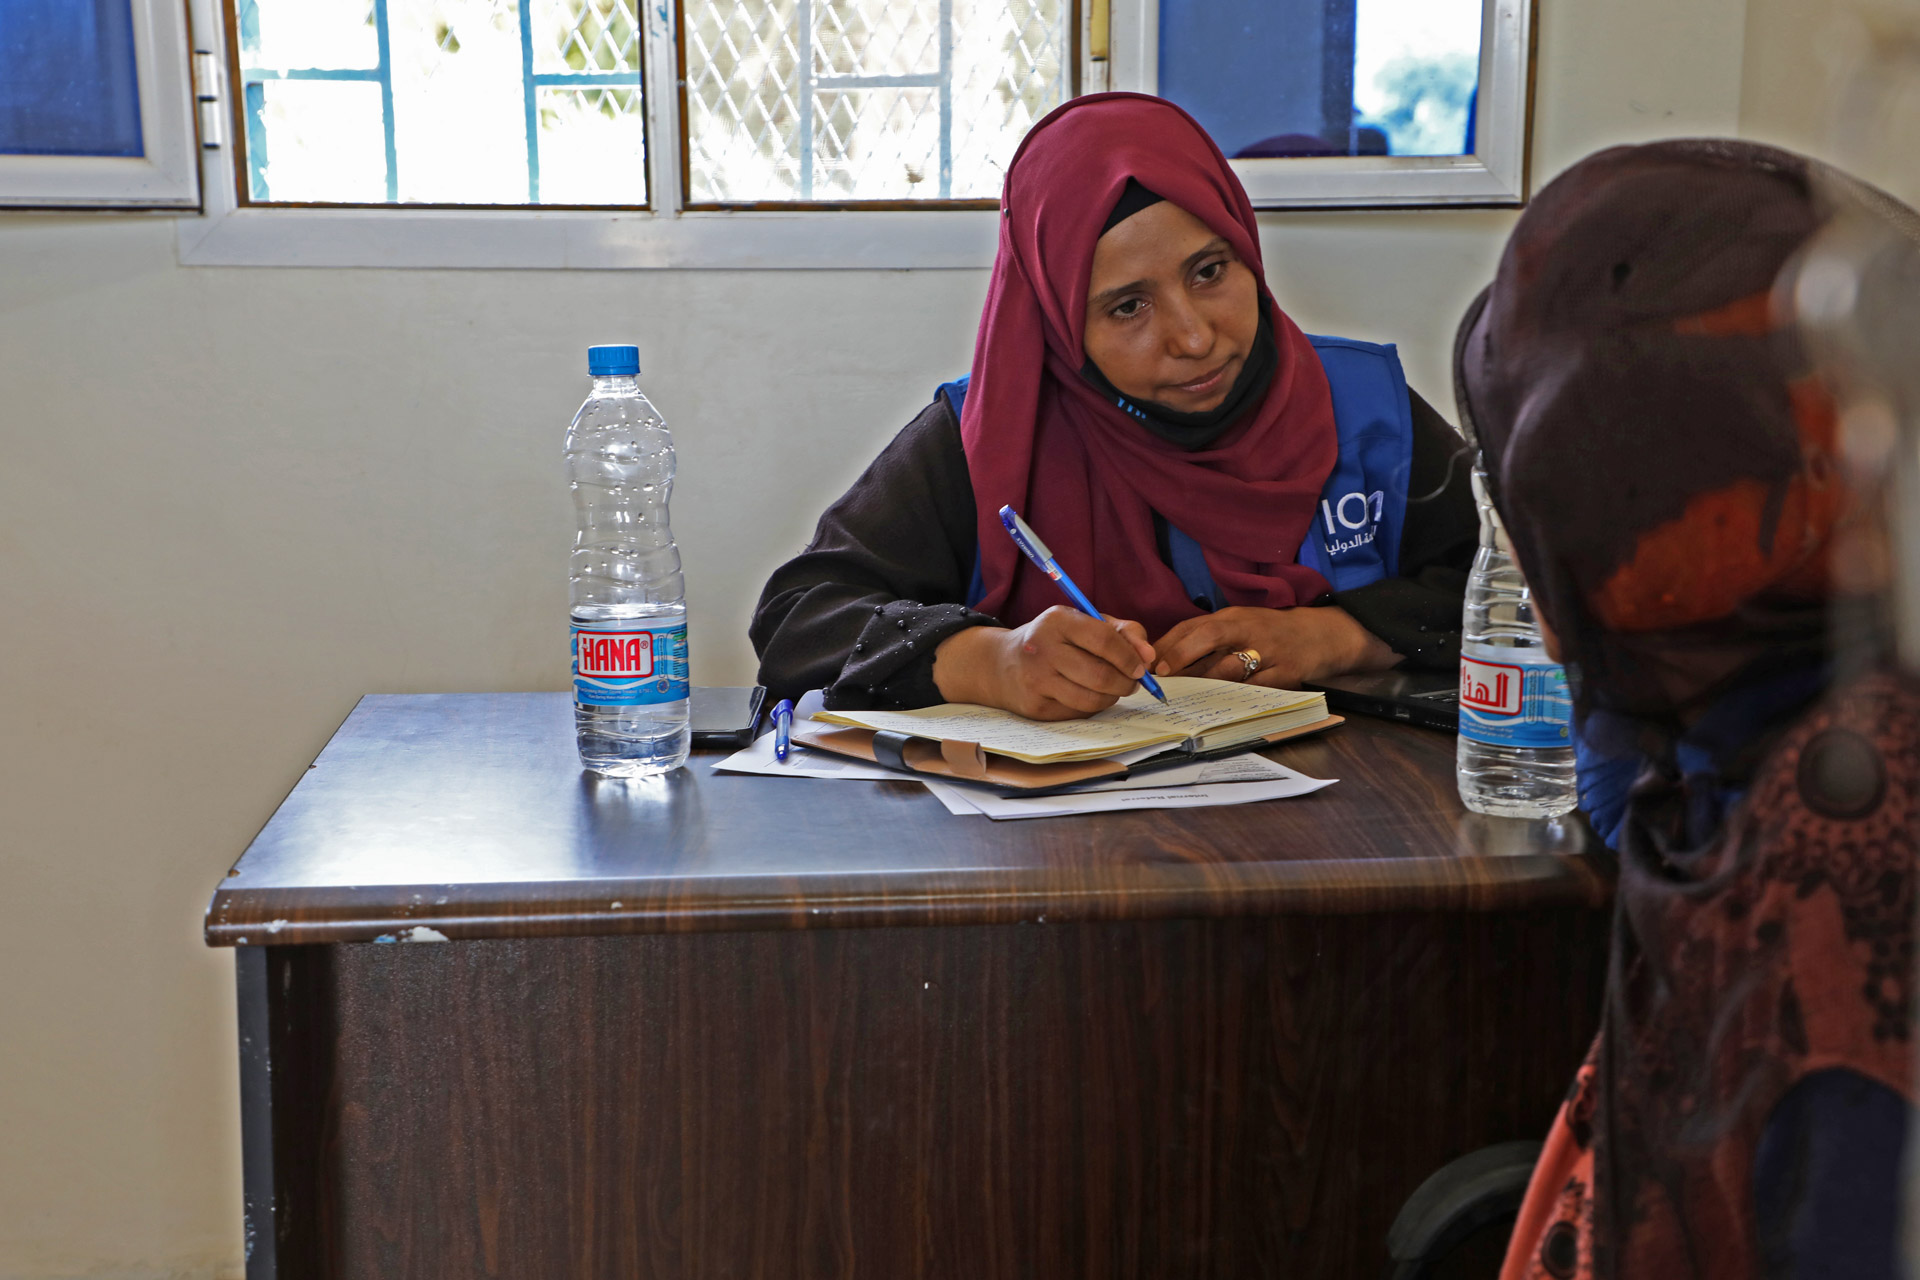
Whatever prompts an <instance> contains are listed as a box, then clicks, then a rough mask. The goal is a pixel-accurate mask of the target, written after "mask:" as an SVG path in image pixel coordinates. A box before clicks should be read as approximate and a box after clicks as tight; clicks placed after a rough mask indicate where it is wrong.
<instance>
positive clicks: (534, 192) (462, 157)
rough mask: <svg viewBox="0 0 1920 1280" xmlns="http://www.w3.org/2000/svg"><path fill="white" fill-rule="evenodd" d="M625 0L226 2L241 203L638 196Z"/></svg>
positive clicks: (576, 200) (641, 167) (638, 140)
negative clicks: (239, 116) (236, 97)
mask: <svg viewBox="0 0 1920 1280" xmlns="http://www.w3.org/2000/svg"><path fill="white" fill-rule="evenodd" d="M635 3H636V0H234V12H235V28H236V31H237V35H238V40H237V41H236V44H237V46H238V47H237V50H236V53H237V61H238V67H237V70H236V80H237V82H238V83H239V84H240V86H241V101H242V104H243V111H244V130H243V137H244V140H245V151H246V190H247V196H248V199H249V201H250V202H252V203H332V204H396V203H402V202H405V203H411V204H444V205H514V204H528V205H541V204H552V205H588V206H591V205H620V206H628V207H644V206H645V205H646V203H647V172H646V116H645V112H644V110H643V107H644V96H643V93H644V91H643V82H642V74H641V66H640V22H639V19H638V17H637V15H636V13H635V10H634V5H635Z"/></svg>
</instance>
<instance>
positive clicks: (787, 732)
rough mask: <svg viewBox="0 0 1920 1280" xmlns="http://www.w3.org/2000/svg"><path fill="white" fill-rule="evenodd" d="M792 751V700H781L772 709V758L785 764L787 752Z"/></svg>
mask: <svg viewBox="0 0 1920 1280" xmlns="http://www.w3.org/2000/svg"><path fill="white" fill-rule="evenodd" d="M792 749H793V699H792V698H782V699H780V701H779V703H778V704H777V705H776V706H775V707H774V708H773V758H774V759H775V760H778V761H779V762H780V763H781V764H785V763H786V762H787V752H789V751H791V750H792Z"/></svg>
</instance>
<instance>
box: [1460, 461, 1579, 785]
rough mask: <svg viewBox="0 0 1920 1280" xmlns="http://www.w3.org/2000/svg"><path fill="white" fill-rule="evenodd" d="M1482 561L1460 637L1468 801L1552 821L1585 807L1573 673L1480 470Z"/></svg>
mask: <svg viewBox="0 0 1920 1280" xmlns="http://www.w3.org/2000/svg"><path fill="white" fill-rule="evenodd" d="M1473 497H1474V501H1475V502H1477V503H1478V504H1479V506H1480V551H1479V554H1477V555H1476V556H1475V557H1474V560H1473V575H1472V576H1471V577H1470V578H1468V580H1467V606H1466V616H1465V618H1464V620H1463V623H1462V628H1461V630H1462V635H1461V637H1460V746H1459V752H1458V755H1457V756H1456V757H1455V761H1456V765H1457V768H1458V772H1459V777H1460V799H1461V800H1462V801H1464V802H1465V803H1466V806H1467V808H1469V809H1472V810H1473V811H1474V812H1476V813H1489V814H1495V815H1497V816H1500V817H1506V818H1553V817H1558V816H1559V815H1561V814H1563V813H1567V812H1570V811H1571V810H1572V809H1573V807H1574V805H1575V804H1576V803H1577V802H1578V800H1579V794H1578V791H1577V789H1576V787H1575V783H1574V776H1573V739H1572V728H1571V717H1572V712H1573V704H1572V701H1571V699H1570V698H1569V697H1568V696H1567V673H1566V670H1565V668H1563V667H1561V666H1560V664H1559V663H1557V662H1555V661H1554V660H1553V659H1552V658H1549V657H1548V656H1547V650H1546V642H1545V641H1544V640H1543V639H1542V638H1541V635H1540V624H1539V623H1538V622H1537V621H1535V620H1534V616H1533V594H1532V592H1530V591H1529V590H1528V589H1527V580H1526V579H1525V578H1524V577H1522V576H1521V574H1520V566H1519V565H1517V564H1515V563H1514V561H1513V546H1512V544H1511V543H1509V542H1508V541H1507V531H1506V529H1505V528H1503V527H1502V526H1501V524H1500V513H1499V512H1498V511H1496V510H1494V506H1493V501H1492V499H1491V498H1489V497H1488V496H1487V476H1486V472H1485V471H1484V470H1483V469H1482V468H1481V466H1480V465H1479V464H1478V463H1476V464H1475V466H1474V469H1473Z"/></svg>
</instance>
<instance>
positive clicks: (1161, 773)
mask: <svg viewBox="0 0 1920 1280" xmlns="http://www.w3.org/2000/svg"><path fill="white" fill-rule="evenodd" d="M925 781H926V784H927V790H929V791H931V792H933V794H934V796H935V798H936V799H938V800H939V801H940V803H941V804H943V805H945V806H946V808H947V812H948V813H954V814H968V813H979V814H985V815H986V816H987V817H989V818H996V819H1007V818H1057V817H1064V816H1066V815H1068V814H1075V813H1120V812H1124V811H1125V810H1128V809H1206V808H1213V807H1216V806H1219V805H1229V804H1255V803H1257V802H1259V801H1262V800H1284V799H1288V798H1290V797H1293V796H1304V795H1307V794H1309V793H1311V792H1314V791H1318V790H1320V789H1321V788H1322V787H1330V786H1332V785H1333V784H1334V783H1335V782H1336V781H1338V779H1336V778H1309V777H1308V776H1307V775H1306V774H1304V773H1299V772H1297V771H1295V770H1293V769H1289V768H1287V767H1286V766H1285V765H1282V764H1275V763H1274V762H1273V761H1271V760H1269V759H1267V758H1266V757H1265V756H1259V755H1253V754H1251V753H1249V754H1247V755H1244V756H1230V757H1228V758H1227V759H1225V760H1209V761H1203V762H1201V763H1197V764H1189V765H1180V766H1179V767H1177V768H1172V769H1161V770H1157V771H1155V772H1152V773H1148V774H1145V775H1143V776H1141V777H1137V778H1123V779H1120V780H1119V781H1116V782H1100V783H1094V784H1092V785H1091V786H1088V787H1083V788H1080V789H1078V790H1075V791H1066V792H1055V793H1054V794H1052V795H1045V796H1003V795H1000V794H999V793H998V792H995V791H990V790H988V789H986V788H984V787H970V786H957V785H955V784H953V783H950V782H936V781H933V780H931V779H928V780H925Z"/></svg>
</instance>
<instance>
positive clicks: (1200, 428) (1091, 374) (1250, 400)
mask: <svg viewBox="0 0 1920 1280" xmlns="http://www.w3.org/2000/svg"><path fill="white" fill-rule="evenodd" d="M1279 368H1280V344H1279V343H1278V342H1276V341H1275V340H1274V336H1273V318H1272V316H1271V315H1270V314H1269V313H1268V311H1267V307H1266V303H1265V302H1264V301H1263V302H1262V303H1261V304H1260V328H1259V329H1258V331H1256V332H1255V333H1254V335H1253V349H1252V350H1251V351H1249V352H1247V359H1246V363H1244V364H1242V365H1241V366H1240V376H1239V377H1237V378H1235V379H1234V380H1233V387H1232V389H1231V390H1229V391H1228V392H1227V398H1226V399H1225V400H1222V401H1221V402H1220V403H1219V405H1218V406H1216V407H1215V408H1212V409H1208V410H1207V411H1206V412H1205V413H1181V412H1180V411H1179V410H1178V409H1170V408H1168V407H1167V406H1166V405H1163V404H1159V403H1156V402H1155V401H1152V400H1134V399H1132V398H1130V397H1128V396H1126V395H1123V394H1121V392H1120V390H1119V389H1118V388H1116V387H1115V386H1114V385H1113V384H1112V383H1111V382H1109V381H1107V375H1106V374H1104V373H1102V372H1100V368H1099V366H1098V365H1096V364H1094V362H1093V361H1091V360H1089V361H1087V362H1086V364H1084V365H1082V366H1081V369H1080V376H1081V377H1082V378H1085V379H1086V380H1087V383H1088V385H1090V386H1091V387H1093V389H1094V390H1096V391H1098V392H1099V393H1100V394H1101V395H1104V396H1105V397H1107V399H1109V400H1111V401H1113V403H1115V404H1117V405H1119V406H1120V407H1121V408H1122V409H1125V410H1126V411H1127V413H1128V414H1130V415H1131V416H1132V417H1133V419H1134V421H1136V422H1138V423H1139V424H1140V425H1141V426H1143V427H1145V428H1146V429H1147V430H1148V431H1151V432H1152V433H1153V434H1154V435H1156V436H1159V437H1160V438H1161V439H1162V440H1165V441H1166V442H1167V443H1168V444H1172V445H1178V446H1179V447H1180V448H1182V449H1185V450H1188V451H1189V452H1191V451H1193V450H1196V449H1204V448H1206V447H1207V446H1208V445H1210V444H1212V443H1213V442H1214V441H1216V440H1218V439H1219V438H1220V437H1221V436H1224V435H1225V434H1227V432H1229V431H1231V430H1232V429H1233V428H1234V426H1235V425H1236V424H1237V423H1238V422H1239V421H1240V419H1241V418H1243V417H1245V416H1246V413H1247V410H1249V409H1251V408H1252V407H1253V406H1254V405H1256V404H1259V403H1260V401H1261V400H1262V399H1264V398H1265V396H1266V394H1267V388H1268V387H1270V386H1272V385H1273V375H1274V374H1275V373H1276V372H1277V371H1278V370H1279Z"/></svg>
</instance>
